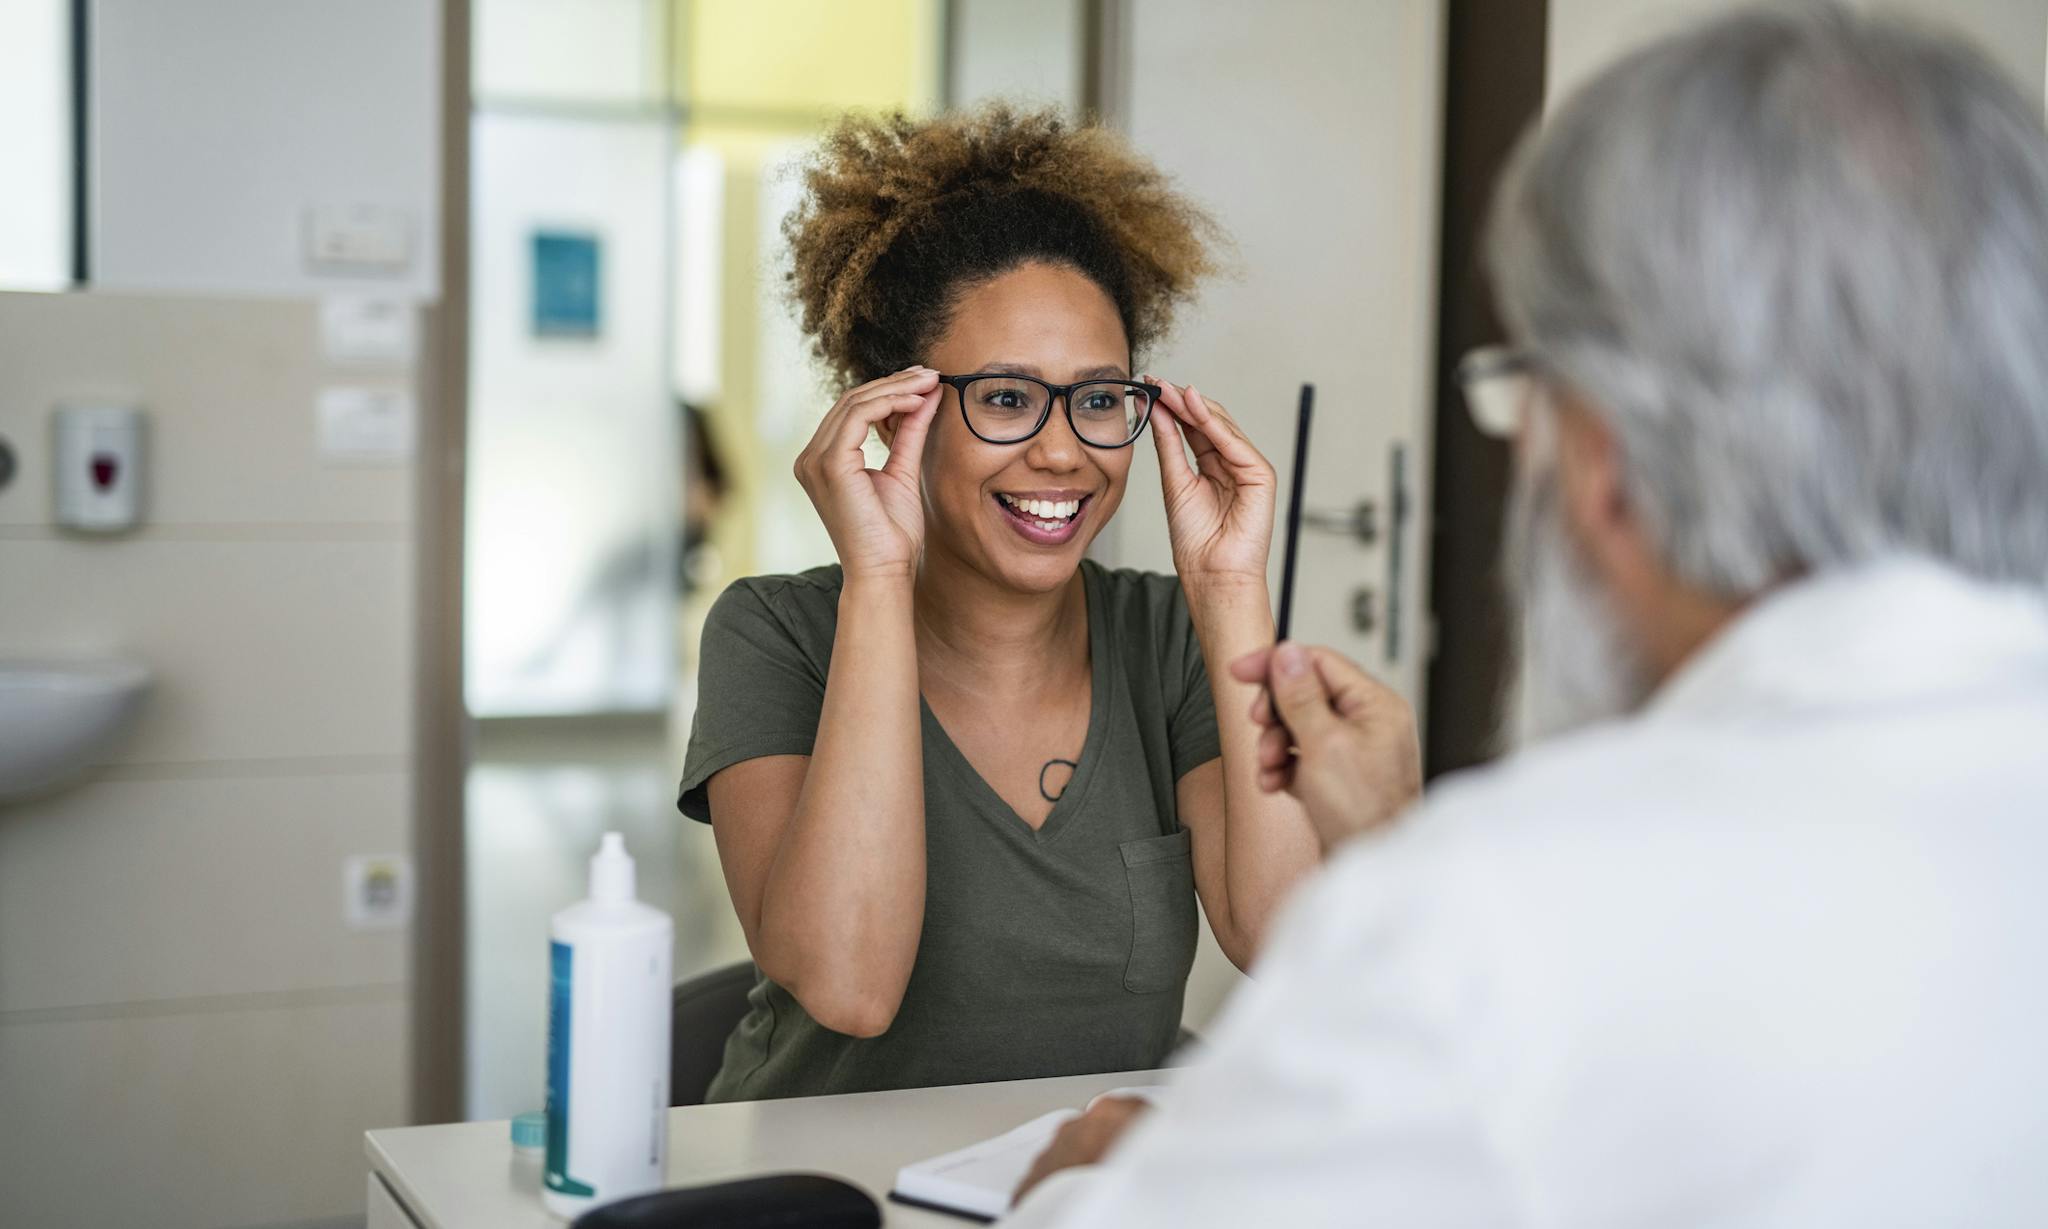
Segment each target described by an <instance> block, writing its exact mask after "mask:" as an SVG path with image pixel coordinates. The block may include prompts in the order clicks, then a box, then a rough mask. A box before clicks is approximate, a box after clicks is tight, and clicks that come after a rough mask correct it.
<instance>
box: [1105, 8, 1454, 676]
mask: <svg viewBox="0 0 2048 1229" xmlns="http://www.w3.org/2000/svg"><path fill="white" fill-rule="evenodd" d="M1442 21H1443V18H1442V5H1441V3H1440V2H1439V0H1375V2H1374V3H1370V4H1353V3H1333V2H1331V0H1266V2H1265V3H1260V4H1256V5H1251V4H1242V3H1236V2H1232V0H1205V2H1203V3H1191V2H1190V0H1129V2H1128V3H1127V4H1126V5H1125V6H1124V8H1123V11H1122V13H1121V22H1120V28H1119V29H1117V30H1116V32H1115V37H1114V39H1113V43H1114V45H1115V46H1116V47H1117V48H1121V49H1122V50H1121V52H1120V53H1119V54H1118V55H1117V58H1116V61H1115V68H1114V70H1113V72H1112V75H1111V79H1110V81H1109V83H1108V90H1107V95H1108V96H1107V99H1106V101H1107V102H1108V103H1109V108H1110V111H1111V118H1112V119H1113V120H1115V121H1116V122H1118V123H1120V125H1121V126H1122V127H1123V128H1124V129H1125V130H1126V131H1127V132H1128V133H1129V134H1130V136H1131V138H1132V140H1133V142H1134V143H1135V144H1136V146H1137V148H1138V149H1139V150H1140V151H1141V152H1143V153H1144V154H1145V155H1147V156H1148V157H1150V158H1152V159H1154V160H1155V161H1157V162H1158V163H1159V164H1160V165H1161V166H1162V167H1163V168H1165V169H1166V170H1167V172H1168V173H1169V174H1171V175H1172V176H1173V177H1174V178H1175V179H1176V180H1177V181H1178V182H1179V184H1180V186H1181V188H1182V189H1183V190H1185V191H1186V192H1188V193H1189V194H1190V195H1192V196H1193V197H1194V198H1195V199H1196V200H1198V201H1200V202H1201V203H1202V204H1203V205H1205V206H1206V207H1207V208H1208V209H1209V210H1210V211H1211V212H1212V214H1213V215H1214V216H1215V217H1216V219H1217V221H1218V222H1220V223H1221V224H1222V226H1223V228H1224V229H1225V230H1226V231H1227V232H1229V234H1230V236H1231V238H1232V239H1233V240H1234V242H1235V247H1236V250H1235V252H1234V253H1233V254H1232V258H1231V260H1232V263H1233V265H1234V266H1235V268H1234V270H1233V272H1232V273H1230V274H1227V275H1226V276H1224V277H1222V278H1219V279H1217V280H1216V281H1215V282H1214V283H1212V284H1211V285H1210V286H1209V287H1207V288H1206V290H1205V292H1204V294H1203V296H1202V299H1201V301H1200V303H1199V304H1198V305H1197V307H1196V308H1194V309H1193V310H1191V311H1189V312H1187V313H1186V314H1185V317H1184V318H1183V320H1182V321H1181V324H1180V327H1179V328H1178V329H1177V330H1176V331H1175V333H1174V335H1173V336H1172V337H1170V338H1169V339H1168V340H1167V343H1166V345H1165V346H1164V347H1162V349H1161V350H1160V352H1158V353H1156V354H1154V355H1151V356H1140V360H1139V361H1140V362H1141V364H1143V365H1144V367H1145V368H1146V369H1147V370H1150V371H1152V372H1153V373H1154V374H1157V375H1160V376H1163V377H1165V378H1167V379H1171V380H1174V381H1176V382H1179V383H1183V384H1185V383H1192V384H1194V385H1195V386H1196V387H1198V388H1200V389H1201V390H1202V391H1203V393H1204V394H1208V395H1213V396H1214V397H1215V398H1216V399H1217V400H1219V401H1221V402H1222V403H1223V404H1224V405H1226V406H1227V407H1229V409H1230V412H1231V413H1232V415H1233V416H1235V417H1236V418H1237V420H1238V422H1239V423H1240V424H1242V425H1243V426H1244V428H1245V430H1246V431H1247V432H1249V433H1250V435H1251V436H1252V438H1253V440H1254V441H1255V442H1256V443H1257V444H1258V445H1259V447H1260V449H1261V450H1262V451H1263V452H1265V454H1266V455H1267V457H1268V458H1270V459H1271V460H1272V462H1273V464H1274V466H1275V468H1277V469H1278V470H1279V471H1280V474H1281V482H1282V491H1281V501H1282V503H1281V506H1282V512H1283V517H1284V510H1285V506H1286V499H1287V496H1288V491H1287V484H1288V481H1289V479H1288V475H1289V469H1290V465H1291V458H1292V454H1293V447H1294V444H1293V439H1294V421H1295V405H1296V399H1297V397H1296V395H1297V390H1298V389H1299V387H1300V385H1301V384H1302V382H1304V381H1308V382H1311V383H1313V384H1314V385H1315V386H1316V410H1315V425H1314V435H1313V439H1312V442H1311V445H1310V448H1309V465H1308V477H1307V483H1306V487H1305V490H1306V506H1307V508H1308V509H1309V511H1310V512H1311V514H1312V520H1313V524H1312V526H1311V527H1307V528H1305V529H1304V532H1303V535H1302V541H1301V556H1300V564H1299V574H1298V579H1297V582H1296V590H1295V601H1294V628H1293V634H1294V636H1295V638H1296V639H1301V640H1307V641H1314V642H1320V643H1324V644H1329V645H1333V646H1335V647H1336V648H1338V649H1340V650H1342V651H1343V652H1344V653H1346V654H1348V655H1349V656H1351V657H1353V658H1355V659H1356V660H1358V661H1360V662H1362V663H1364V664H1366V665H1368V666H1369V667H1371V668H1372V669H1373V671H1374V672H1375V673H1377V674H1378V675H1380V677H1382V678H1383V679H1385V680H1386V681H1387V682H1388V683H1389V684H1391V685H1393V686H1395V687H1397V688H1399V689H1400V691H1401V692H1402V694H1404V695H1405V696H1407V697H1408V699H1409V700H1410V701H1411V702H1414V703H1416V704H1417V705H1418V706H1419V705H1420V703H1421V699H1422V682H1423V668H1424V665H1425V658H1426V654H1427V651H1428V645H1429V640H1430V637H1429V633H1428V629H1427V628H1426V626H1425V625H1424V614H1425V611H1426V602H1425V597H1424V595H1425V594H1426V592H1427V588H1428V576H1427V559H1426V558H1425V555H1424V551H1423V547H1424V545H1425V544H1426V543H1427V541H1428V537H1427V526H1426V525H1425V524H1424V519H1425V516H1426V514H1427V510H1428V507H1429V493H1428V491H1427V490H1426V489H1425V484H1426V480H1427V478H1428V475H1429V472H1430V465H1429V455H1428V454H1429V443H1430V433H1429V430H1428V424H1429V423H1430V421H1431V419H1432V416H1433V405H1434V401H1433V398H1434V388H1433V379H1434V376H1433V370H1434V365H1435V353H1434V335H1435V321H1436V314H1437V313H1436V278H1437V215H1438V211H1437V195H1438V190H1439V180H1440V156H1439V154H1440V140H1441V138H1440V124H1441V96H1442ZM1119 73H1120V78H1119V76H1118V75H1117V74H1119ZM1131 474H1132V477H1131V490H1130V492H1129V494H1127V495H1126V497H1125V500H1124V507H1123V510H1122V512H1121V513H1120V514H1119V517H1118V524H1117V530H1118V534H1117V539H1116V541H1115V543H1114V544H1113V548H1112V549H1113V550H1114V552H1115V557H1116V560H1117V562H1119V563H1121V564H1125V565H1129V566H1136V567H1147V568H1159V569H1167V568H1170V567H1171V556H1170V554H1169V552H1168V548H1167V538H1166V524H1165V514H1164V510H1163V508H1162V507H1161V505H1160V497H1159V491H1158V473H1157V467H1156V466H1153V465H1150V464H1139V465H1137V466H1134V467H1133V468H1132V471H1131ZM1281 554H1282V543H1281V541H1280V540H1278V535H1277V534H1276V540H1275V542H1274V544H1273V555H1272V567H1271V579H1272V583H1273V586H1274V595H1275V600H1276V602H1277V600H1278V596H1279V581H1280V566H1281V558H1280V557H1281Z"/></svg>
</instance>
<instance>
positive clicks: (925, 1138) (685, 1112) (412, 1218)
mask: <svg viewBox="0 0 2048 1229" xmlns="http://www.w3.org/2000/svg"><path fill="white" fill-rule="evenodd" d="M1164 1079H1165V1076H1164V1074H1163V1073H1161V1072H1157V1071H1126V1072H1121V1073H1119V1074H1115V1075H1076V1076H1066V1077H1063V1078H1060V1079H1051V1080H1017V1081H1014V1082H1011V1083H1005V1084H963V1085H959V1086H957V1087H953V1088H917V1089H908V1090H905V1091H902V1092H870V1093H854V1094H851V1095H848V1096H840V1097H799V1098H795V1099H792V1100H787V1101H742V1102H735V1103H732V1104H728V1105H697V1106H690V1107H687V1108H683V1109H672V1110H670V1111H669V1112H668V1184H669V1185H670V1186H695V1185H698V1184H701V1183H705V1182H718V1181H722V1180H724V1179H727V1178H743V1177H747V1176H749V1175H752V1174H761V1173H770V1172H775V1171H781V1170H805V1171H809V1172H813V1173H827V1174H832V1175H834V1176H836V1177H840V1178H844V1179H846V1180H847V1181H849V1182H852V1183H853V1184H855V1185H856V1186H860V1187H863V1188H865V1189H866V1190H867V1192H868V1194H870V1195H872V1196H874V1198H875V1201H876V1202H877V1203H879V1204H881V1205H882V1223H883V1224H885V1225H889V1226H898V1227H910V1226H927V1227H931V1229H938V1227H940V1226H943V1227H944V1229H963V1227H964V1226H966V1225H967V1224H969V1222H967V1221H964V1220H960V1219H958V1218H956V1217H951V1216H944V1215H941V1214H939V1213H936V1212H925V1211H920V1210H919V1209H916V1208H908V1207H904V1206H903V1205H901V1204H895V1203H890V1202H888V1198H887V1196H888V1194H889V1187H890V1184H891V1183H893V1182H894V1181H895V1180H896V1171H897V1170H898V1169H900V1168H902V1167H903V1166H904V1165H906V1164H908V1163H910V1162H911V1161H920V1160H923V1159H924V1158H926V1157H929V1156H937V1155H938V1154H939V1153H941V1152H950V1151H952V1150H953V1149H955V1148H958V1147H961V1146H963V1145H966V1144H971V1143H973V1142H974V1141H976V1140H979V1139H986V1138H988V1137H989V1136H991V1135H997V1134H1000V1133H1002V1132H1004V1131H1007V1130H1009V1129H1010V1128H1011V1127H1014V1126H1017V1125H1018V1124H1020V1123H1023V1122H1026V1121H1028V1120H1030V1119H1032V1118H1036V1117H1037V1116H1038V1115H1040V1114H1043V1113H1045V1112H1046V1111H1048V1110H1054V1109H1059V1108H1061V1107H1062V1106H1072V1107H1074V1108H1076V1109H1078V1108H1080V1107H1081V1106H1083V1105H1085V1104H1087V1102H1088V1099H1089V1098H1090V1097H1093V1096H1095V1095H1096V1094H1097V1093H1100V1092H1106V1091H1108V1090H1109V1089H1112V1088H1121V1087H1124V1086H1126V1085H1132V1084H1158V1083H1162V1082H1163V1081H1164ZM363 1151H364V1152H366V1153H367V1154H368V1155H369V1159H370V1179H369V1197H370V1216H369V1225H370V1229H386V1227H388V1226H389V1227H402V1229H471V1226H475V1227H476V1229H560V1227H561V1225H562V1222H561V1221H559V1220H556V1219H554V1218H553V1217H551V1216H549V1215H548V1213H547V1210H546V1209H545V1208H543V1207H542V1206H541V1202H540V1167H539V1165H538V1164H537V1163H534V1162H530V1161H528V1162H521V1161H518V1160H515V1158H514V1154H513V1152H512V1138H511V1128H510V1125H509V1124H507V1123H505V1122H463V1123H454V1124H450V1125H447V1126H435V1127H396V1128H393V1129H391V1130H386V1131H371V1132H369V1133H368V1134H367V1135H366V1136H365V1137H364V1140H363Z"/></svg>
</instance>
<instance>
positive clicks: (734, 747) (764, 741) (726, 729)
mask: <svg viewBox="0 0 2048 1229" xmlns="http://www.w3.org/2000/svg"><path fill="white" fill-rule="evenodd" d="M781 596H782V595H781V593H780V592H779V589H778V588H777V587H775V586H774V585H773V583H772V582H764V581H759V580H743V581H739V582H737V583H735V584H733V585H732V586H731V587H730V588H728V589H726V591H725V592H724V593H723V594H721V595H719V598H718V601H716V602H715V603H713V604H712V607H711V612H710V614H709V615H708V616H707V617H706V619H705V621H704V638H703V641H702V647H701V649H700V650H699V652H698V655H697V715H696V718H695V719H694V720H693V721H692V723H691V725H690V744H689V748H688V750H686V751H685V752H684V753H683V782H682V789H681V792H680V794H679V796H678V797H677V799H676V806H677V807H678V808H679V809H680V810H681V811H682V813H683V814H685V815H687V816H689V817H690V818H691V819H696V820H702V821H703V822H705V823H710V822H711V799H710V797H709V796H708V795H707V793H706V791H705V788H704V787H705V783H706V782H708V781H710V780H711V777H712V776H713V774H715V773H717V772H718V771H720V770H721V769H725V768H730V767H731V766H732V765H734V764H738V763H741V762H743V761H745V760H752V759H759V758H760V757H762V756H764V755H809V754H810V753H811V747H812V745H813V743H815V742H816V740H817V736H818V714H819V712H820V711H821V710H822V709H823V707H824V703H825V671H826V668H827V663H826V661H825V660H823V658H822V654H814V653H812V652H807V651H806V646H805V644H804V642H803V640H802V638H801V637H800V635H799V633H798V628H797V626H796V625H794V624H793V623H792V622H791V621H789V620H788V619H787V618H786V617H785V615H784V612H783V611H780V610H779V609H778V605H779V603H778V598H780V597H781Z"/></svg>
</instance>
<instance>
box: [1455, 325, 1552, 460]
mask: <svg viewBox="0 0 2048 1229" xmlns="http://www.w3.org/2000/svg"><path fill="white" fill-rule="evenodd" d="M1457 379H1458V388H1459V389H1460V390H1461V391H1462V392H1463V393H1464V394H1465V406H1466V408H1467V409H1469V410H1470V411H1471V412H1472V422H1473V425H1474V426H1477V427H1478V428H1479V430H1480V432H1481V433H1483V434H1485V435H1490V436H1493V437H1494V438H1496V439H1513V438H1514V437H1515V436H1516V434H1518V433H1519V432H1520V431H1521V429H1522V416H1523V415H1524V414H1525V413H1526V412H1527V411H1528V409H1529V407H1530V405H1531V404H1532V402H1533V401H1534V399H1535V398H1536V397H1538V396H1539V395H1541V392H1542V386H1541V383H1540V381H1539V380H1538V378H1537V365H1536V360H1535V358H1534V356H1532V355H1531V354H1529V353H1528V352H1527V351H1526V350H1517V349H1515V348H1513V347H1511V346H1481V347H1480V348H1479V349H1477V350H1474V351H1472V352H1471V353H1469V354H1467V355H1466V356H1465V357H1464V358H1462V359H1460V360H1459V361H1458V373H1457Z"/></svg>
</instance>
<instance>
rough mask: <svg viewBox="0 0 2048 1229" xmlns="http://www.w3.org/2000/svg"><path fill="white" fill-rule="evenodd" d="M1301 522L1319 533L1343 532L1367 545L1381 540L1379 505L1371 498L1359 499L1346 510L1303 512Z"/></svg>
mask: <svg viewBox="0 0 2048 1229" xmlns="http://www.w3.org/2000/svg"><path fill="white" fill-rule="evenodd" d="M1301 524H1302V527H1303V528H1304V529H1313V530H1315V531H1316V532H1318V533H1338V534H1343V535H1344V536H1346V537H1348V538H1354V539H1356V540H1357V541H1358V542H1359V543H1360V544H1362V545H1365V546H1371V545H1372V544H1373V543H1375V542H1377V541H1379V540H1380V514H1379V507H1378V506H1377V505H1376V504H1374V503H1373V501H1371V500H1370V499H1362V500H1360V501H1358V502H1357V503H1356V504H1353V505H1352V506H1351V508H1350V510H1349V511H1345V512H1331V511H1327V510H1323V509H1316V510H1313V511H1307V512H1303V513H1302V514H1301Z"/></svg>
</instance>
